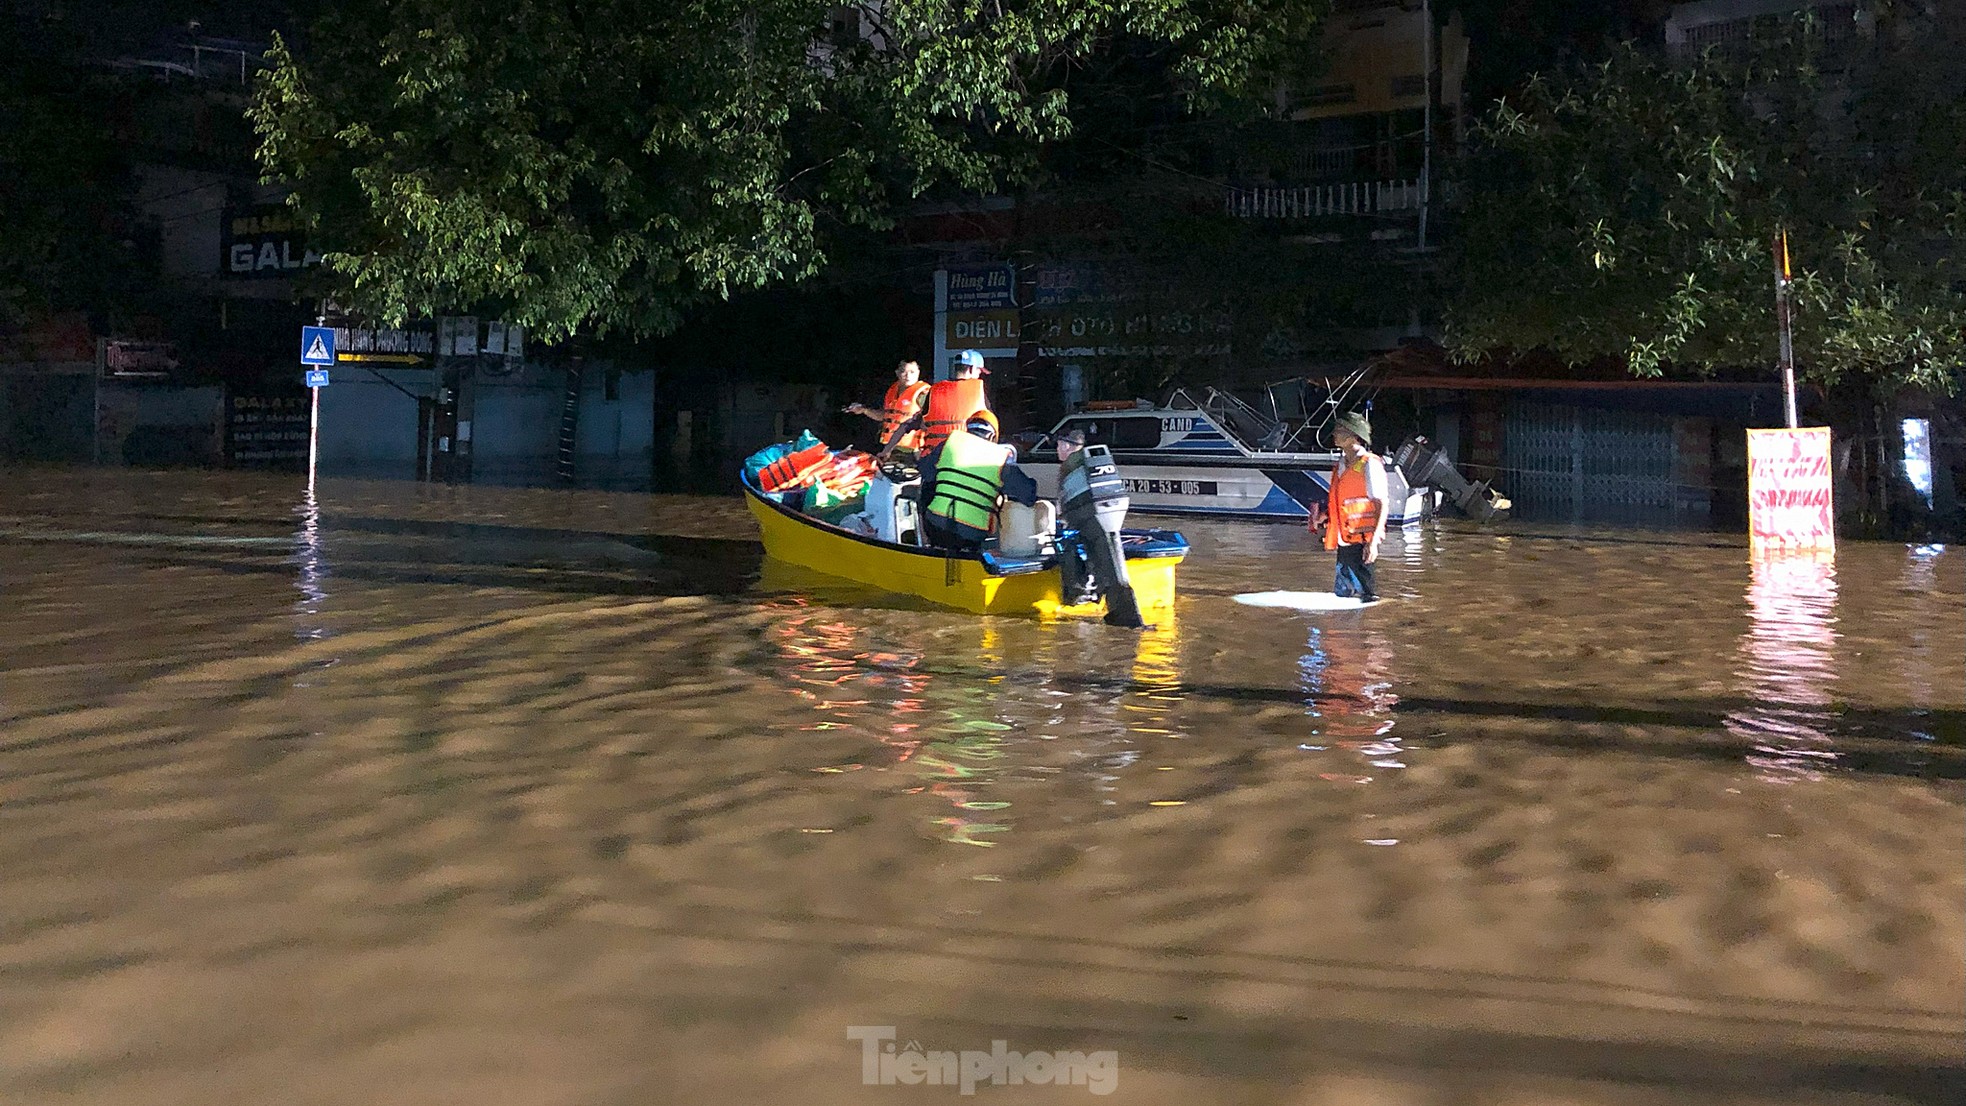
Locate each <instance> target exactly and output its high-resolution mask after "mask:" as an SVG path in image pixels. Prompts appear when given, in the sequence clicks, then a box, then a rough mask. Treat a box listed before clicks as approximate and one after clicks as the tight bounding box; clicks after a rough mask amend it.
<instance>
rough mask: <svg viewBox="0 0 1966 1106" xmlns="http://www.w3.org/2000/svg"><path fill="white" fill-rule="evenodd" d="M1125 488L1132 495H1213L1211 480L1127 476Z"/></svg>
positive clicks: (1213, 482) (1213, 484)
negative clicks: (1155, 478)
mask: <svg viewBox="0 0 1966 1106" xmlns="http://www.w3.org/2000/svg"><path fill="white" fill-rule="evenodd" d="M1126 490H1127V491H1128V492H1129V493H1130V494H1133V495H1215V494H1216V491H1215V481H1213V480H1140V479H1134V478H1128V479H1127V481H1126Z"/></svg>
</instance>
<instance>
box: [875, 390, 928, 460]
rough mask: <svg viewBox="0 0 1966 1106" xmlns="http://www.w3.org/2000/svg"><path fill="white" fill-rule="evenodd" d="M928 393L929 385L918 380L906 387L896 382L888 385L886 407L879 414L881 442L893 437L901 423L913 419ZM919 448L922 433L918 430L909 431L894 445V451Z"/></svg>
mask: <svg viewBox="0 0 1966 1106" xmlns="http://www.w3.org/2000/svg"><path fill="white" fill-rule="evenodd" d="M928 391H929V385H927V384H925V383H922V382H921V381H919V380H918V381H916V382H915V383H913V384H908V385H903V384H902V383H901V382H900V381H898V380H897V381H895V382H894V383H893V384H890V385H888V388H887V399H886V401H885V403H886V407H885V408H883V410H882V412H881V441H883V442H885V441H887V440H888V439H889V438H891V437H893V436H894V432H895V431H896V430H898V429H900V428H901V424H902V423H904V422H907V421H908V420H909V419H912V418H914V417H915V412H917V411H919V410H921V407H922V396H923V395H925V394H926V393H927V392H928ZM921 447H922V432H921V431H919V430H911V431H909V432H908V433H907V434H905V435H903V436H902V438H901V440H900V441H899V442H896V443H895V448H896V449H917V450H918V449H920V448H921Z"/></svg>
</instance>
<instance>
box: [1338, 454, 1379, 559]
mask: <svg viewBox="0 0 1966 1106" xmlns="http://www.w3.org/2000/svg"><path fill="white" fill-rule="evenodd" d="M1341 461H1342V458H1341ZM1375 463H1376V461H1375V460H1374V458H1373V457H1372V455H1371V454H1367V455H1366V456H1364V457H1361V458H1359V459H1358V461H1357V462H1355V463H1353V464H1347V465H1344V467H1342V468H1340V469H1339V470H1338V471H1336V472H1333V473H1332V474H1331V495H1330V498H1329V499H1327V500H1326V510H1325V522H1324V547H1325V548H1326V549H1336V548H1338V547H1339V546H1341V545H1363V544H1365V543H1366V542H1368V541H1371V540H1372V534H1373V532H1374V531H1376V530H1377V529H1378V528H1379V513H1380V511H1381V510H1382V509H1383V506H1382V504H1380V502H1379V501H1378V500H1376V499H1374V498H1372V493H1371V488H1372V485H1371V484H1370V483H1369V482H1368V481H1367V480H1366V471H1367V469H1368V468H1369V467H1370V466H1371V465H1373V464H1375Z"/></svg>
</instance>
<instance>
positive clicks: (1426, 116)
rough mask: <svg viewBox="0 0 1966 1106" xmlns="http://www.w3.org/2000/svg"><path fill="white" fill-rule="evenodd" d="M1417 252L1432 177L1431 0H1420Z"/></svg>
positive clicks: (1429, 202) (1424, 233) (1424, 244)
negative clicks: (1418, 235)
mask: <svg viewBox="0 0 1966 1106" xmlns="http://www.w3.org/2000/svg"><path fill="white" fill-rule="evenodd" d="M1420 22H1421V23H1422V24H1424V26H1423V27H1422V28H1421V32H1420V79H1421V82H1422V84H1423V86H1424V92H1423V98H1424V101H1425V102H1424V103H1422V104H1421V106H1420V118H1421V123H1420V252H1422V253H1425V252H1426V249H1427V208H1428V207H1430V206H1432V203H1433V177H1434V12H1433V4H1432V0H1420Z"/></svg>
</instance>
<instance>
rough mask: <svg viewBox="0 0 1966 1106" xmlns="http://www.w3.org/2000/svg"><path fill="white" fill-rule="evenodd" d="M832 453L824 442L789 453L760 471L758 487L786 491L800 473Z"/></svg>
mask: <svg viewBox="0 0 1966 1106" xmlns="http://www.w3.org/2000/svg"><path fill="white" fill-rule="evenodd" d="M831 455H832V451H831V450H828V449H827V448H826V445H825V443H823V442H822V443H820V444H819V445H815V446H811V447H809V448H806V449H802V450H799V451H798V452H797V453H787V454H786V455H785V456H783V457H780V458H779V459H778V460H776V461H773V462H772V463H771V464H769V465H766V466H765V467H764V468H762V469H760V470H759V471H758V487H759V488H760V489H761V490H763V491H768V492H781V491H784V490H785V489H786V488H789V487H791V486H792V485H793V484H794V483H796V482H797V481H798V478H799V474H800V473H802V472H804V471H805V470H806V469H807V468H810V467H811V466H813V465H816V464H818V463H820V462H821V461H824V460H825V459H826V458H828V457H830V456H831Z"/></svg>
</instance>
